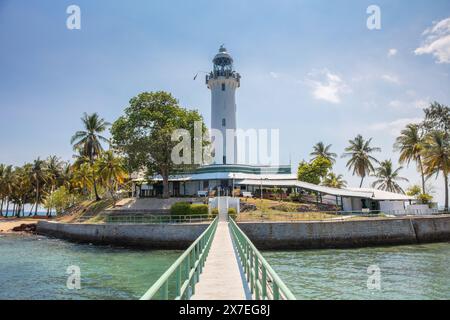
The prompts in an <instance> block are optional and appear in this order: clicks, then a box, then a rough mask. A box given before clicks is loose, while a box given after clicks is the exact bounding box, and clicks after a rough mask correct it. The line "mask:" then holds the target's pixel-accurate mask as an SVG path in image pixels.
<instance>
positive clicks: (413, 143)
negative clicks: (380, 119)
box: [394, 124, 426, 194]
mask: <svg viewBox="0 0 450 320" xmlns="http://www.w3.org/2000/svg"><path fill="white" fill-rule="evenodd" d="M423 145H424V134H423V130H422V128H421V126H420V125H418V124H408V125H407V126H406V128H405V129H403V130H402V131H401V134H400V136H399V137H397V139H396V141H395V143H394V150H395V151H398V152H400V158H399V162H400V164H404V163H406V164H407V165H409V163H410V162H411V160H412V161H415V162H416V163H417V166H418V169H419V170H420V174H421V177H422V193H423V194H425V193H426V191H425V173H424V169H423V163H422V151H423Z"/></svg>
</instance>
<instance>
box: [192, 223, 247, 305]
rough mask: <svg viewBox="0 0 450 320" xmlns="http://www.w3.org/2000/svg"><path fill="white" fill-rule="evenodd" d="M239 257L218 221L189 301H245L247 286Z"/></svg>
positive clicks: (224, 228)
mask: <svg viewBox="0 0 450 320" xmlns="http://www.w3.org/2000/svg"><path fill="white" fill-rule="evenodd" d="M238 259H239V258H238V257H237V255H236V251H235V249H234V246H233V242H232V239H231V234H230V230H229V228H228V222H226V221H219V223H218V225H217V230H216V235H215V237H214V240H213V242H212V245H211V249H210V252H209V255H208V259H207V260H206V264H205V267H204V269H203V272H202V274H201V275H200V282H199V283H198V284H197V285H196V287H195V294H194V295H193V296H192V297H191V299H192V300H249V299H251V294H250V293H249V288H248V284H247V283H246V282H244V281H243V280H245V277H244V276H243V275H242V270H241V266H240V263H239V260H238Z"/></svg>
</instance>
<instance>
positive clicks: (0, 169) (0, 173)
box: [0, 163, 6, 217]
mask: <svg viewBox="0 0 450 320" xmlns="http://www.w3.org/2000/svg"><path fill="white" fill-rule="evenodd" d="M5 169H6V166H5V165H4V164H3V163H0V201H1V203H0V217H3V204H4V201H5V198H6V193H5V182H4V174H5Z"/></svg>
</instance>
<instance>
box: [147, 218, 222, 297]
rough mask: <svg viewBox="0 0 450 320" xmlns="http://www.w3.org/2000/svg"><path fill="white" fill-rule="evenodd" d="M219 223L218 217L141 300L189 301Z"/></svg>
mask: <svg viewBox="0 0 450 320" xmlns="http://www.w3.org/2000/svg"><path fill="white" fill-rule="evenodd" d="M217 222H218V218H217V217H216V218H215V219H214V220H213V222H212V223H211V224H210V225H209V227H208V228H207V229H206V230H205V231H204V232H203V233H202V234H201V235H200V236H199V237H198V238H197V240H195V242H194V243H193V244H192V245H191V246H190V247H189V248H188V249H187V250H186V251H185V252H184V253H183V254H182V255H181V256H180V257H179V258H178V259H177V260H176V261H175V262H174V263H173V264H172V266H170V268H169V269H167V271H166V272H164V274H163V275H162V276H161V277H160V278H159V279H158V280H157V281H156V282H155V283H154V284H153V286H151V288H150V289H148V291H147V292H146V293H145V294H144V295H143V296H142V298H141V300H152V299H158V300H169V299H175V300H188V299H189V298H190V297H191V296H192V295H193V294H194V293H195V285H196V284H197V283H198V281H199V278H200V274H201V273H202V271H203V267H204V265H205V261H206V258H207V256H208V253H209V249H210V248H211V243H212V240H213V238H214V234H215V232H216V229H217ZM171 284H174V286H173V285H172V286H171Z"/></svg>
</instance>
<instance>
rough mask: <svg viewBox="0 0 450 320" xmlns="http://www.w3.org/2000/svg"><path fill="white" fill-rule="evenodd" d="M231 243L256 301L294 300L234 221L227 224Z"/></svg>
mask: <svg viewBox="0 0 450 320" xmlns="http://www.w3.org/2000/svg"><path fill="white" fill-rule="evenodd" d="M229 226H230V229H231V235H232V237H233V241H234V243H235V245H236V247H237V249H238V254H239V259H240V261H241V264H242V266H243V268H244V272H245V275H246V277H247V281H248V283H249V285H250V290H251V292H252V294H253V295H254V297H255V299H256V300H296V297H295V296H294V294H293V293H292V292H291V290H289V288H288V287H287V286H286V285H285V284H284V282H283V281H282V280H281V279H280V277H279V276H278V275H277V274H276V272H275V271H274V270H273V269H272V267H271V266H270V265H269V263H268V262H267V261H266V259H264V257H263V256H262V255H261V253H260V252H259V251H258V249H256V247H255V246H254V245H253V243H252V242H251V241H250V239H249V238H248V237H247V236H246V235H245V234H244V232H243V231H242V230H241V229H240V228H239V227H238V225H237V224H236V222H235V221H234V219H231V218H230V223H229Z"/></svg>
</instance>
